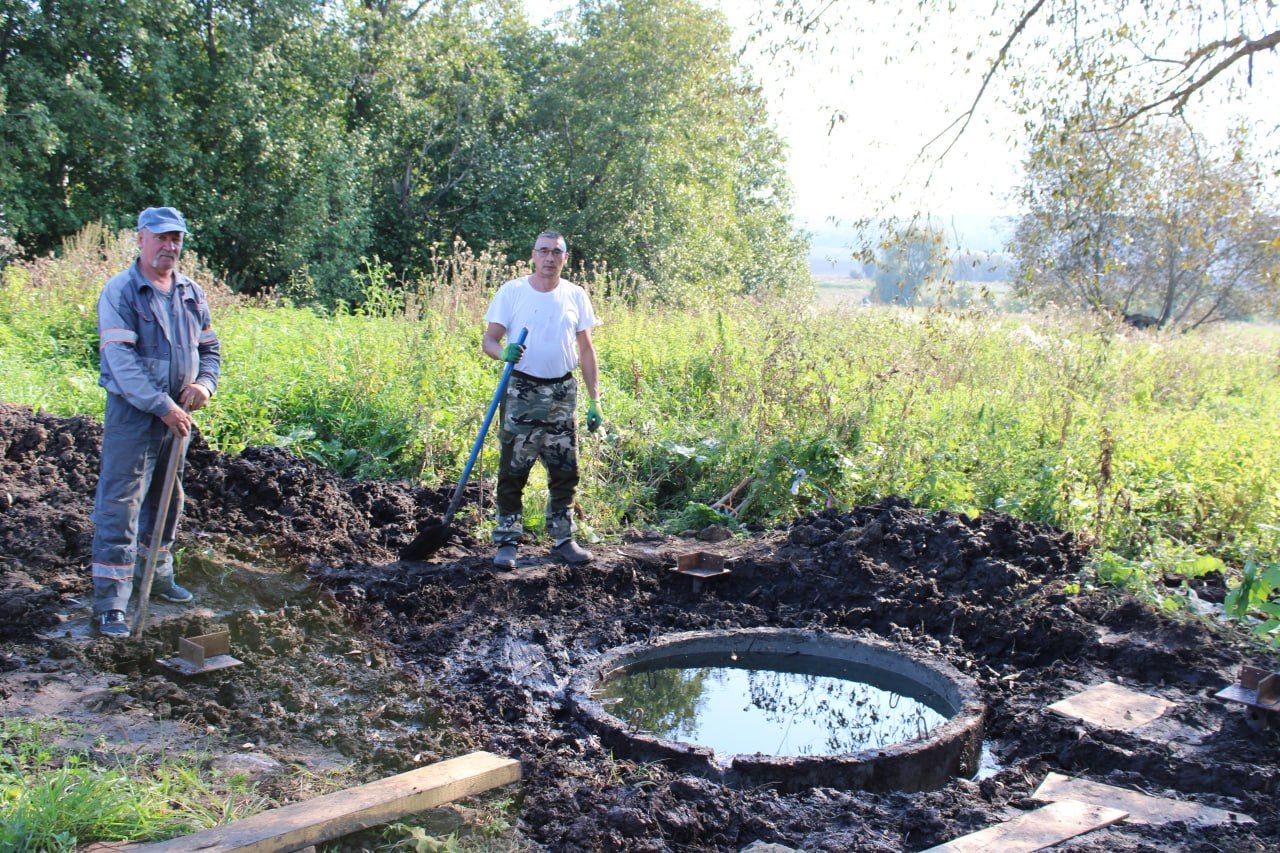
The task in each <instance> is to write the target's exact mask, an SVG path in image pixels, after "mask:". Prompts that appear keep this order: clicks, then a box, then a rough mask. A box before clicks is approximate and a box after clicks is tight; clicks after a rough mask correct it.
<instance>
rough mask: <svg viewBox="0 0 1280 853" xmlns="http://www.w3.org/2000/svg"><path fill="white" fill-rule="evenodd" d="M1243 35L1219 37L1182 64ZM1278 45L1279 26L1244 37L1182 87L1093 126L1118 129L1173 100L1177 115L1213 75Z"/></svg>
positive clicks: (1187, 66)
mask: <svg viewBox="0 0 1280 853" xmlns="http://www.w3.org/2000/svg"><path fill="white" fill-rule="evenodd" d="M1243 39H1244V37H1243V36H1238V37H1236V38H1233V39H1225V40H1220V41H1216V42H1212V43H1210V44H1207V45H1205V46H1204V47H1202V48H1200V49H1199V50H1197V51H1196V52H1195V53H1193V54H1191V55H1190V56H1189V57H1187V59H1186V61H1185V62H1184V63H1183V68H1184V69H1188V70H1189V69H1190V68H1191V66H1193V65H1195V64H1196V63H1197V62H1200V61H1202V60H1205V59H1207V58H1208V56H1209V55H1210V54H1211V53H1212V52H1213V51H1216V50H1219V49H1221V48H1224V47H1230V46H1232V45H1234V44H1241V41H1242V40H1243ZM1277 45H1280V30H1276V31H1275V32H1273V33H1270V34H1268V35H1265V36H1263V37H1262V38H1258V39H1253V40H1252V41H1244V43H1243V44H1241V46H1240V47H1239V49H1237V50H1236V51H1235V52H1234V53H1232V54H1231V55H1229V56H1227V57H1226V58H1225V59H1223V60H1221V61H1220V62H1218V64H1217V65H1215V66H1213V67H1212V68H1210V69H1209V70H1208V71H1206V72H1204V73H1203V74H1200V75H1199V76H1193V77H1192V79H1191V80H1189V81H1188V82H1187V83H1186V84H1185V85H1183V86H1182V87H1181V88H1178V89H1175V90H1174V91H1172V92H1170V93H1169V94H1167V95H1165V96H1164V97H1163V98H1160V99H1158V100H1155V101H1152V102H1150V103H1148V104H1144V105H1142V106H1141V107H1139V108H1137V109H1136V110H1134V111H1133V112H1131V113H1128V114H1127V115H1125V116H1124V117H1123V118H1122V119H1121V120H1120V121H1118V122H1116V123H1115V124H1114V125H1111V126H1108V127H1098V128H1094V130H1096V131H1100V132H1105V131H1111V130H1118V129H1119V128H1121V127H1124V126H1125V125H1127V124H1129V123H1130V122H1132V121H1133V120H1134V119H1136V118H1137V117H1138V116H1140V115H1143V114H1144V113H1149V112H1152V111H1153V110H1157V109H1159V108H1160V107H1163V106H1164V105H1166V104H1172V105H1173V107H1172V109H1170V111H1169V112H1170V113H1172V114H1174V115H1178V114H1180V113H1181V112H1182V110H1183V109H1184V108H1185V107H1186V106H1187V102H1188V101H1189V100H1191V96H1192V95H1194V94H1195V93H1196V92H1198V91H1200V90H1201V89H1203V88H1204V87H1205V86H1207V85H1209V83H1210V82H1212V81H1213V80H1214V78H1216V77H1217V76H1218V75H1220V74H1221V73H1222V72H1224V71H1226V70H1227V69H1228V68H1230V67H1231V66H1232V65H1235V64H1236V63H1237V62H1239V61H1240V60H1242V59H1246V58H1248V57H1251V56H1253V55H1254V54H1255V53H1261V52H1262V51H1264V50H1273V49H1275V47H1276V46H1277Z"/></svg>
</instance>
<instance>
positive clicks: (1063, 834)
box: [924, 800, 1127, 853]
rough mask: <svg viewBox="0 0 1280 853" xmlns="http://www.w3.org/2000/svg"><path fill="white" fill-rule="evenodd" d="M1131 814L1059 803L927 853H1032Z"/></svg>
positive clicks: (1069, 801)
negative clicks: (995, 852) (997, 852)
mask: <svg viewBox="0 0 1280 853" xmlns="http://www.w3.org/2000/svg"><path fill="white" fill-rule="evenodd" d="M1126 815H1127V812H1123V811H1121V810H1120V809H1112V808H1107V807H1106V806H1091V805H1089V804H1087V803H1082V802H1079V801H1078V800H1059V801H1058V802H1056V803H1052V804H1050V805H1047V806H1045V807H1044V808H1040V809H1036V810H1035V811H1031V812H1027V813H1026V814H1022V815H1018V816H1017V817H1015V818H1014V819H1013V820H1011V821H1009V822H1007V823H1001V824H997V825H996V826H989V827H987V828H986V829H982V830H979V831H978V832H974V833H970V834H969V835H965V836H961V837H960V838H957V839H955V840H954V841H948V842H947V843H946V844H939V845H938V846H937V847H930V848H929V849H928V850H926V851H924V853H980V851H991V850H999V851H1000V853H1031V851H1033V850H1043V849H1044V848H1046V847H1052V846H1053V845H1055V844H1061V843H1062V842H1063V841H1066V840H1067V839H1068V838H1075V837H1076V836H1077V835H1082V834H1084V833H1086V832H1089V831H1091V830H1094V829H1100V828H1101V827H1104V826H1110V825H1111V824H1113V823H1116V822H1118V821H1122V820H1124V819H1125V816H1126Z"/></svg>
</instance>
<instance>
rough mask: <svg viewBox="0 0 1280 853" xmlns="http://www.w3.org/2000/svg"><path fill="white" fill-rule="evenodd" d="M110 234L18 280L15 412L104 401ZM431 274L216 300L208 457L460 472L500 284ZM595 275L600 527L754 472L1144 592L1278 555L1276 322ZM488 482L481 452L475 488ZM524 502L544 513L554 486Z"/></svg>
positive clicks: (703, 498)
mask: <svg viewBox="0 0 1280 853" xmlns="http://www.w3.org/2000/svg"><path fill="white" fill-rule="evenodd" d="M97 245H100V244H94V243H91V242H86V243H84V244H83V245H81V247H80V248H78V249H75V250H74V251H72V250H70V249H69V250H68V251H67V252H66V253H64V255H63V257H62V259H60V260H59V261H57V262H50V261H41V262H37V263H22V264H15V265H11V266H10V267H8V268H6V269H5V270H4V272H3V280H4V282H5V286H4V287H3V288H0V320H2V321H3V322H0V399H4V400H6V401H10V402H14V403H22V404H27V405H40V406H42V407H44V408H45V409H47V410H49V411H51V412H54V413H58V414H76V413H89V414H97V413H99V412H100V411H101V407H102V396H103V395H102V391H101V389H99V388H98V387H97V385H96V378H97V373H96V368H95V367H94V366H93V364H92V361H91V360H87V359H86V358H85V357H84V353H85V352H86V351H90V350H91V347H92V340H93V337H92V326H91V325H90V324H89V323H88V321H87V320H85V319H84V318H83V316H82V314H83V312H84V311H88V312H89V313H90V314H91V313H92V308H91V306H88V305H86V304H85V302H86V297H87V295H88V294H91V293H92V292H93V291H94V289H96V286H97V285H96V284H93V285H89V284H86V282H97V281H100V280H101V279H100V276H101V270H102V267H103V265H104V264H105V263H107V262H106V261H104V260H103V256H102V254H101V252H100V251H99V250H98V249H97V248H93V247H94V246H97ZM438 263H439V265H438V276H439V277H438V278H433V279H428V280H423V281H421V282H417V283H414V284H412V285H410V286H409V287H408V290H407V291H405V296H406V299H405V301H404V302H403V303H386V304H385V305H384V307H383V308H381V309H379V310H373V306H375V305H379V304H383V303H380V301H379V300H380V299H381V298H382V297H376V298H375V297H374V295H373V290H376V289H378V288H383V287H384V282H383V279H382V278H380V276H381V275H382V274H381V273H378V272H376V270H377V269H378V266H379V262H376V261H372V260H371V262H370V267H369V269H368V270H367V271H366V272H365V273H362V274H361V277H360V279H359V280H358V282H357V283H355V284H353V285H352V286H353V287H357V288H365V289H370V298H369V299H368V300H367V301H368V303H369V305H370V308H369V310H367V311H364V310H362V311H360V312H357V313H351V312H350V311H334V312H332V313H322V312H316V311H312V310H308V309H300V308H296V307H291V306H278V307H271V306H269V305H265V304H248V303H236V302H230V301H226V302H221V303H220V304H219V305H217V306H215V325H216V327H217V329H218V331H219V334H220V336H221V337H222V340H223V347H224V349H223V351H224V354H225V361H226V363H225V370H224V378H223V382H222V384H221V386H220V388H219V392H218V395H217V397H216V398H215V399H214V401H213V402H212V403H211V405H210V406H209V407H207V408H206V409H205V410H202V411H201V412H200V413H199V414H198V415H197V420H198V421H199V423H200V427H201V429H202V430H203V432H204V434H205V435H206V437H207V438H208V439H209V441H210V443H211V444H212V445H213V446H214V447H216V448H218V449H220V450H224V451H227V452H237V451H239V450H240V449H242V448H243V447H245V446H246V445H249V444H263V443H267V444H285V445H288V446H289V447H290V448H291V449H292V450H293V451H294V452H295V453H298V454H299V455H304V456H309V457H311V458H313V459H317V460H319V461H322V462H323V463H324V464H327V465H330V466H332V467H333V468H335V469H336V470H338V471H339V472H341V473H343V474H348V475H354V476H397V477H408V478H413V479H421V480H423V481H426V482H430V483H441V482H446V483H447V482H451V481H452V480H453V479H454V478H456V476H457V474H458V472H459V471H460V470H461V468H462V465H463V463H464V461H465V459H466V457H467V454H468V452H469V450H470V447H471V444H472V442H473V440H474V437H475V434H476V430H477V429H478V427H479V423H480V419H481V417H482V415H483V412H484V408H485V404H486V403H487V401H488V400H489V399H490V397H491V396H492V394H493V389H494V387H495V385H496V383H497V380H498V373H499V366H498V365H497V363H496V362H493V361H491V360H488V359H485V358H483V357H482V356H481V355H480V354H479V340H480V336H481V332H482V329H483V320H482V316H483V311H484V308H485V305H486V304H487V301H488V297H489V295H490V294H491V292H492V288H494V287H496V286H497V284H498V282H500V281H501V280H502V278H503V276H504V275H505V273H506V270H505V268H504V267H502V266H501V264H499V263H498V262H497V261H496V260H494V259H493V258H492V256H480V255H475V254H469V253H464V254H461V255H459V256H452V257H445V256H441V257H440V258H439V262H438ZM585 281H586V282H587V284H588V285H589V286H590V287H591V288H592V292H593V294H597V295H598V296H599V299H598V304H597V311H598V313H599V314H600V315H601V317H603V318H604V321H605V323H604V325H603V326H601V329H600V334H599V336H598V338H599V341H598V351H599V354H600V360H601V374H602V383H603V389H604V393H605V395H606V399H607V400H608V401H609V403H608V407H607V412H606V417H607V420H606V423H605V426H604V428H603V429H602V430H601V431H599V432H597V433H594V434H584V435H582V436H581V458H582V485H581V487H580V490H579V494H578V500H579V504H580V506H581V508H582V511H583V520H584V522H585V523H586V524H587V525H589V526H590V527H591V528H593V529H594V530H596V531H598V532H600V533H602V534H609V533H611V532H616V531H618V530H619V529H621V528H625V527H627V526H631V525H644V524H653V525H661V524H663V523H664V522H666V521H667V520H669V519H674V518H675V517H676V516H679V515H681V514H682V513H683V512H685V511H686V510H687V509H688V508H689V505H690V504H694V505H695V507H696V506H697V505H701V506H706V507H710V506H711V505H712V504H714V503H715V502H716V501H717V500H718V499H720V498H721V497H722V496H725V495H727V494H730V493H731V492H733V491H734V490H735V489H737V487H738V486H740V485H742V484H743V483H744V481H745V482H746V485H743V486H742V488H741V489H740V490H738V492H737V495H736V497H735V500H734V501H733V511H734V513H735V515H734V520H735V521H736V522H737V523H738V524H741V525H766V524H773V523H785V522H787V521H789V520H790V519H792V518H794V517H795V515H796V514H797V513H802V512H809V511H816V510H822V509H824V508H826V507H828V506H833V507H836V508H842V507H848V506H852V505H855V504H859V503H866V502H869V501H874V500H877V499H879V498H881V497H884V496H887V495H903V496H906V497H909V498H910V499H911V500H913V501H914V502H916V503H917V504H918V505H920V506H922V507H926V508H930V509H948V510H953V511H960V512H967V513H976V512H982V511H986V510H992V509H994V510H1001V511H1004V512H1009V513H1012V514H1014V515H1017V516H1019V517H1022V518H1025V519H1029V520H1033V521H1041V522H1048V523H1052V524H1055V525H1057V526H1059V527H1061V528H1064V529H1067V530H1070V531H1074V532H1075V533H1077V534H1079V535H1080V536H1081V537H1083V538H1084V539H1085V541H1088V542H1091V543H1097V544H1098V545H1099V546H1100V547H1099V549H1098V551H1099V552H1100V553H1105V552H1110V553H1111V554H1112V555H1113V556H1114V557H1115V558H1116V559H1117V560H1122V561H1128V562H1126V563H1116V565H1117V566H1127V565H1130V564H1133V565H1136V566H1138V567H1139V568H1140V569H1141V570H1142V571H1143V572H1145V573H1148V574H1150V575H1152V576H1153V577H1158V576H1159V575H1161V574H1164V575H1171V576H1178V575H1179V573H1185V572H1183V570H1182V569H1177V570H1175V569H1174V568H1173V567H1175V566H1190V567H1194V566H1195V565H1196V563H1195V559H1198V558H1199V557H1206V558H1216V559H1218V560H1222V561H1224V562H1225V563H1226V564H1227V566H1228V567H1229V570H1230V571H1232V572H1234V571H1238V567H1239V566H1242V565H1243V564H1244V563H1245V561H1246V560H1247V559H1249V558H1250V557H1252V556H1256V555H1258V554H1267V553H1274V549H1275V547H1276V543H1275V539H1274V536H1273V535H1272V534H1271V533H1268V532H1267V530H1266V528H1265V526H1266V525H1269V524H1273V523H1274V519H1275V518H1276V517H1277V516H1280V455H1278V454H1277V453H1276V452H1275V448H1276V447H1278V446H1280V421H1277V419H1276V418H1275V412H1276V411H1278V410H1280V373H1278V372H1277V369H1276V366H1277V364H1278V363H1280V361H1278V359H1280V337H1278V336H1277V332H1276V329H1275V328H1274V327H1269V326H1262V325H1238V324H1216V325H1215V326H1212V327H1209V329H1204V328H1202V329H1201V330H1199V331H1197V332H1195V333H1192V334H1186V335H1177V336H1159V337H1150V336H1140V337H1130V336H1127V335H1126V334H1124V333H1123V332H1122V331H1121V330H1120V328H1118V327H1117V326H1116V325H1115V324H1114V323H1113V322H1112V321H1111V320H1108V319H1105V318H1100V317H1097V316H1092V317H1090V316H1085V317H1076V316H1060V315H1055V316H1053V317H1038V316H1035V315H1022V316H1016V317H1009V316H1000V315H995V314H991V313H985V312H972V313H951V312H944V311H941V310H930V311H922V310H919V309H915V310H906V309H898V308H890V307H885V308H880V307H870V308H865V309H852V310H850V309H840V308H838V307H837V308H815V307H813V306H811V305H807V304H804V303H802V302H796V301H790V302H757V301H748V300H741V301H738V302H735V303H733V304H731V305H729V306H725V307H721V308H714V307H704V308H696V309H683V310H678V311H677V310H669V309H665V308H655V307H652V306H649V307H644V306H641V307H630V306H629V305H628V304H627V300H626V298H625V295H624V294H619V295H618V296H616V297H609V296H605V295H602V292H603V291H604V290H606V289H607V288H606V287H605V286H604V285H603V284H597V283H596V282H595V281H592V280H591V279H590V278H588V279H585ZM82 309H83V310H82ZM86 336H87V338H86ZM250 353H251V354H252V356H251V357H250V356H249V355H248V354H250ZM494 470H496V447H495V443H494V442H493V441H492V439H491V440H490V442H489V443H488V445H487V446H486V448H485V452H484V453H483V454H482V455H481V458H480V460H479V463H478V467H477V469H476V472H475V475H474V476H475V477H476V478H477V480H478V481H480V480H483V479H484V478H486V477H491V476H492V472H493V471H494ZM801 472H803V474H802V473H801ZM526 494H527V496H528V500H529V512H530V517H531V518H532V517H533V515H535V514H536V512H537V511H540V508H538V507H537V505H538V504H539V503H541V497H540V496H539V495H538V494H537V489H536V488H534V489H530V490H528V491H527V492H526ZM694 511H695V512H701V510H699V509H696V508H695V510H694ZM485 512H486V509H485V508H481V510H480V512H479V517H483V516H484V513H485ZM1268 549H1271V550H1270V551H1268ZM1206 565H1207V564H1206ZM1190 570H1191V569H1187V571H1190Z"/></svg>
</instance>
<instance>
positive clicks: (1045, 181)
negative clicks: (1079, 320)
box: [1013, 116, 1280, 328]
mask: <svg viewBox="0 0 1280 853" xmlns="http://www.w3.org/2000/svg"><path fill="white" fill-rule="evenodd" d="M1078 121H1080V122H1092V121H1093V117H1092V116H1081V117H1079V119H1078ZM1261 188H1262V185H1261V176H1260V175H1259V169H1258V167H1257V166H1256V164H1254V163H1253V162H1252V161H1251V159H1250V158H1249V157H1248V156H1247V155H1246V153H1245V149H1244V148H1243V147H1242V148H1240V149H1238V150H1237V152H1236V154H1235V156H1233V157H1231V158H1229V159H1226V160H1215V159H1212V158H1211V157H1210V156H1209V155H1207V154H1206V153H1205V147H1204V145H1203V143H1202V141H1201V140H1198V139H1197V138H1196V137H1195V135H1194V134H1193V133H1192V132H1191V131H1189V130H1188V129H1187V128H1185V127H1183V126H1181V125H1179V124H1176V123H1167V124H1164V125H1162V126H1158V127H1156V126H1152V127H1148V128H1147V129H1145V130H1141V129H1139V128H1138V127H1137V126H1128V127H1126V128H1125V129H1124V131H1123V132H1112V133H1108V134H1098V133H1090V132H1079V131H1075V130H1074V129H1071V128H1065V129H1064V130H1063V132H1061V133H1059V134H1057V135H1053V134H1046V135H1045V136H1044V138H1043V140H1042V141H1041V142H1040V143H1039V144H1038V145H1037V146H1035V147H1034V148H1033V149H1032V151H1031V153H1030V156H1029V157H1028V160H1027V181H1026V185H1025V187H1024V189H1023V207H1024V212H1023V214H1022V216H1021V218H1020V220H1019V224H1018V228H1017V234H1016V236H1015V238H1014V242H1013V249H1014V252H1015V255H1016V257H1017V260H1018V263H1019V265H1020V273H1019V283H1018V287H1019V290H1020V291H1021V293H1022V294H1023V295H1026V296H1029V297H1031V298H1032V299H1033V300H1036V301H1039V302H1041V303H1043V302H1048V301H1055V302H1065V303H1075V304H1081V305H1084V306H1087V307H1089V308H1092V309H1094V310H1098V311H1102V312H1106V313H1113V314H1119V315H1123V316H1138V315H1144V316H1149V317H1151V318H1153V321H1154V324H1155V325H1159V326H1165V325H1172V326H1177V327H1181V328H1195V327H1197V326H1200V325H1202V324H1204V323H1209V322H1213V321H1217V320H1224V319H1231V318H1238V317H1246V316H1250V315H1252V314H1254V313H1257V312H1266V311H1274V310H1275V309H1276V307H1277V306H1280V240H1277V238H1276V234H1277V233H1280V232H1277V223H1278V222H1280V217H1277V214H1276V212H1275V211H1274V210H1273V209H1270V208H1268V207H1267V206H1266V205H1265V204H1264V203H1263V201H1262V196H1261Z"/></svg>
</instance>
